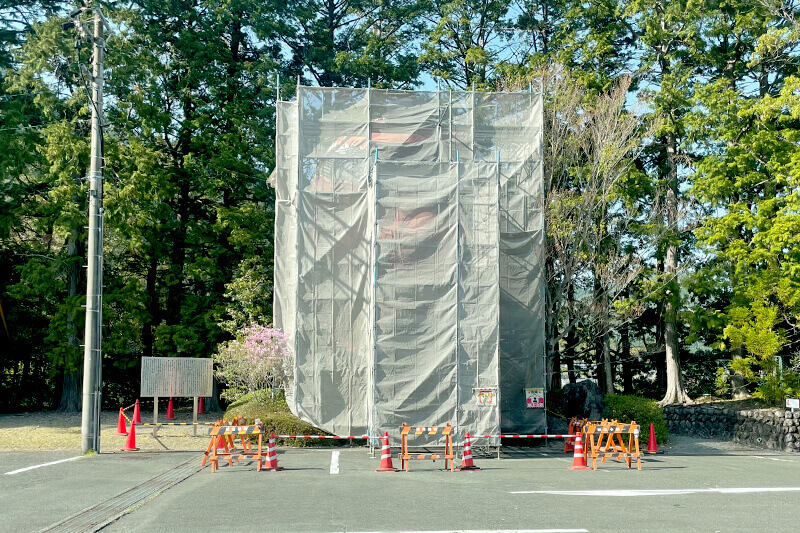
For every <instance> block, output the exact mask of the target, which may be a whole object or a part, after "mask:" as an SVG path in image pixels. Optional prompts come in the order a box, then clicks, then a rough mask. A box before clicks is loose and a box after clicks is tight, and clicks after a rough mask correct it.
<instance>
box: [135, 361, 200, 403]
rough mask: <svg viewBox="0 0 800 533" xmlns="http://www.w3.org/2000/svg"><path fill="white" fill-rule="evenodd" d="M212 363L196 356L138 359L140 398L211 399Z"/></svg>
mask: <svg viewBox="0 0 800 533" xmlns="http://www.w3.org/2000/svg"><path fill="white" fill-rule="evenodd" d="M213 367H214V360H213V359H209V358H203V359H198V358H196V357H142V384H141V391H140V396H142V397H143V398H148V397H155V396H158V397H160V398H168V397H189V398H191V397H194V396H211V395H212V391H213Z"/></svg>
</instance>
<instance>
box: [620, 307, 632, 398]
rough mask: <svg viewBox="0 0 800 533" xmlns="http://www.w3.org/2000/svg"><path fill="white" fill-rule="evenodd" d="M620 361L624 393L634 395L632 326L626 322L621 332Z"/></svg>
mask: <svg viewBox="0 0 800 533" xmlns="http://www.w3.org/2000/svg"><path fill="white" fill-rule="evenodd" d="M619 336H620V340H619V343H620V350H621V352H620V359H621V360H622V361H621V362H622V392H623V393H624V394H633V393H634V390H633V360H632V359H631V334H630V326H629V325H628V323H627V322H626V323H625V324H623V325H622V328H621V329H620V332H619Z"/></svg>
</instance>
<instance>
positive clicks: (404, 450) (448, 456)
mask: <svg viewBox="0 0 800 533" xmlns="http://www.w3.org/2000/svg"><path fill="white" fill-rule="evenodd" d="M412 429H413V430H414V435H422V433H425V432H427V434H428V435H436V434H438V432H439V430H440V429H441V430H442V433H441V434H442V436H444V453H442V454H437V453H433V454H430V455H428V454H424V453H422V454H411V453H410V452H409V450H408V435H409V433H411V430H412ZM411 459H430V460H433V461H435V460H436V459H444V468H445V470H446V469H447V468H450V471H451V472H455V469H456V467H455V455H453V426H452V425H451V424H450V422H448V423H447V424H446V425H444V426H409V425H408V424H406V423H405V422H404V423H403V425H402V426H400V469H401V470H405V471H406V472H408V471H409V467H410V462H411Z"/></svg>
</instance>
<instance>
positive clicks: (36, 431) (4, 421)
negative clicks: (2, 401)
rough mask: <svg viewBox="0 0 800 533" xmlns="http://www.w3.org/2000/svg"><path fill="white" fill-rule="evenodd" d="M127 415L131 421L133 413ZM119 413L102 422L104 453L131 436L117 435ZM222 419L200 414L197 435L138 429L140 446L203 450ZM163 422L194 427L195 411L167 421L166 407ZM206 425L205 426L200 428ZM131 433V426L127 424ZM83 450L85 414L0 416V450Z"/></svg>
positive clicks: (185, 429)
mask: <svg viewBox="0 0 800 533" xmlns="http://www.w3.org/2000/svg"><path fill="white" fill-rule="evenodd" d="M125 414H126V415H127V416H128V418H131V416H132V414H133V411H132V410H131V409H129V410H127V411H126V412H125ZM118 417H119V411H114V412H112V411H104V412H103V413H102V415H101V419H100V428H101V429H100V450H101V451H103V452H113V451H119V450H121V449H122V448H123V447H124V446H125V443H126V440H127V437H124V436H119V435H117V422H118ZM220 417H221V414H220V413H215V414H205V415H198V417H197V421H198V423H199V425H198V426H197V436H195V435H194V427H193V426H192V425H186V426H161V427H159V428H158V430H157V431H156V436H155V437H154V436H153V427H152V426H140V425H138V424H137V426H136V447H138V448H139V449H141V450H142V451H195V450H196V451H203V450H205V449H206V446H207V445H208V442H209V437H208V431H209V428H210V423H212V422H214V421H215V420H217V419H218V418H220ZM152 421H153V413H152V411H150V412H146V411H142V422H145V423H147V422H152ZM159 422H186V423H189V424H191V422H192V413H191V409H176V410H175V420H164V407H163V406H162V407H161V411H160V412H159ZM200 423H202V425H200ZM126 427H127V428H128V430H129V431H130V424H129V423H128V422H127V421H126ZM80 449H81V414H80V413H57V412H54V411H44V412H36V413H16V414H9V415H0V451H36V450H48V451H73V450H74V451H76V452H80Z"/></svg>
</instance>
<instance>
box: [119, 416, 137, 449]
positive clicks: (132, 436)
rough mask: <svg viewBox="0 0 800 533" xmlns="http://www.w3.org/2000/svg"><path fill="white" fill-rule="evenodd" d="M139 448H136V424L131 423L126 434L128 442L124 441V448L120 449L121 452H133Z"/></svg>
mask: <svg viewBox="0 0 800 533" xmlns="http://www.w3.org/2000/svg"><path fill="white" fill-rule="evenodd" d="M138 449H139V448H137V447H136V424H135V423H133V422H131V430H130V431H129V432H128V440H126V441H125V447H124V448H122V451H123V452H135V451H137V450H138Z"/></svg>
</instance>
